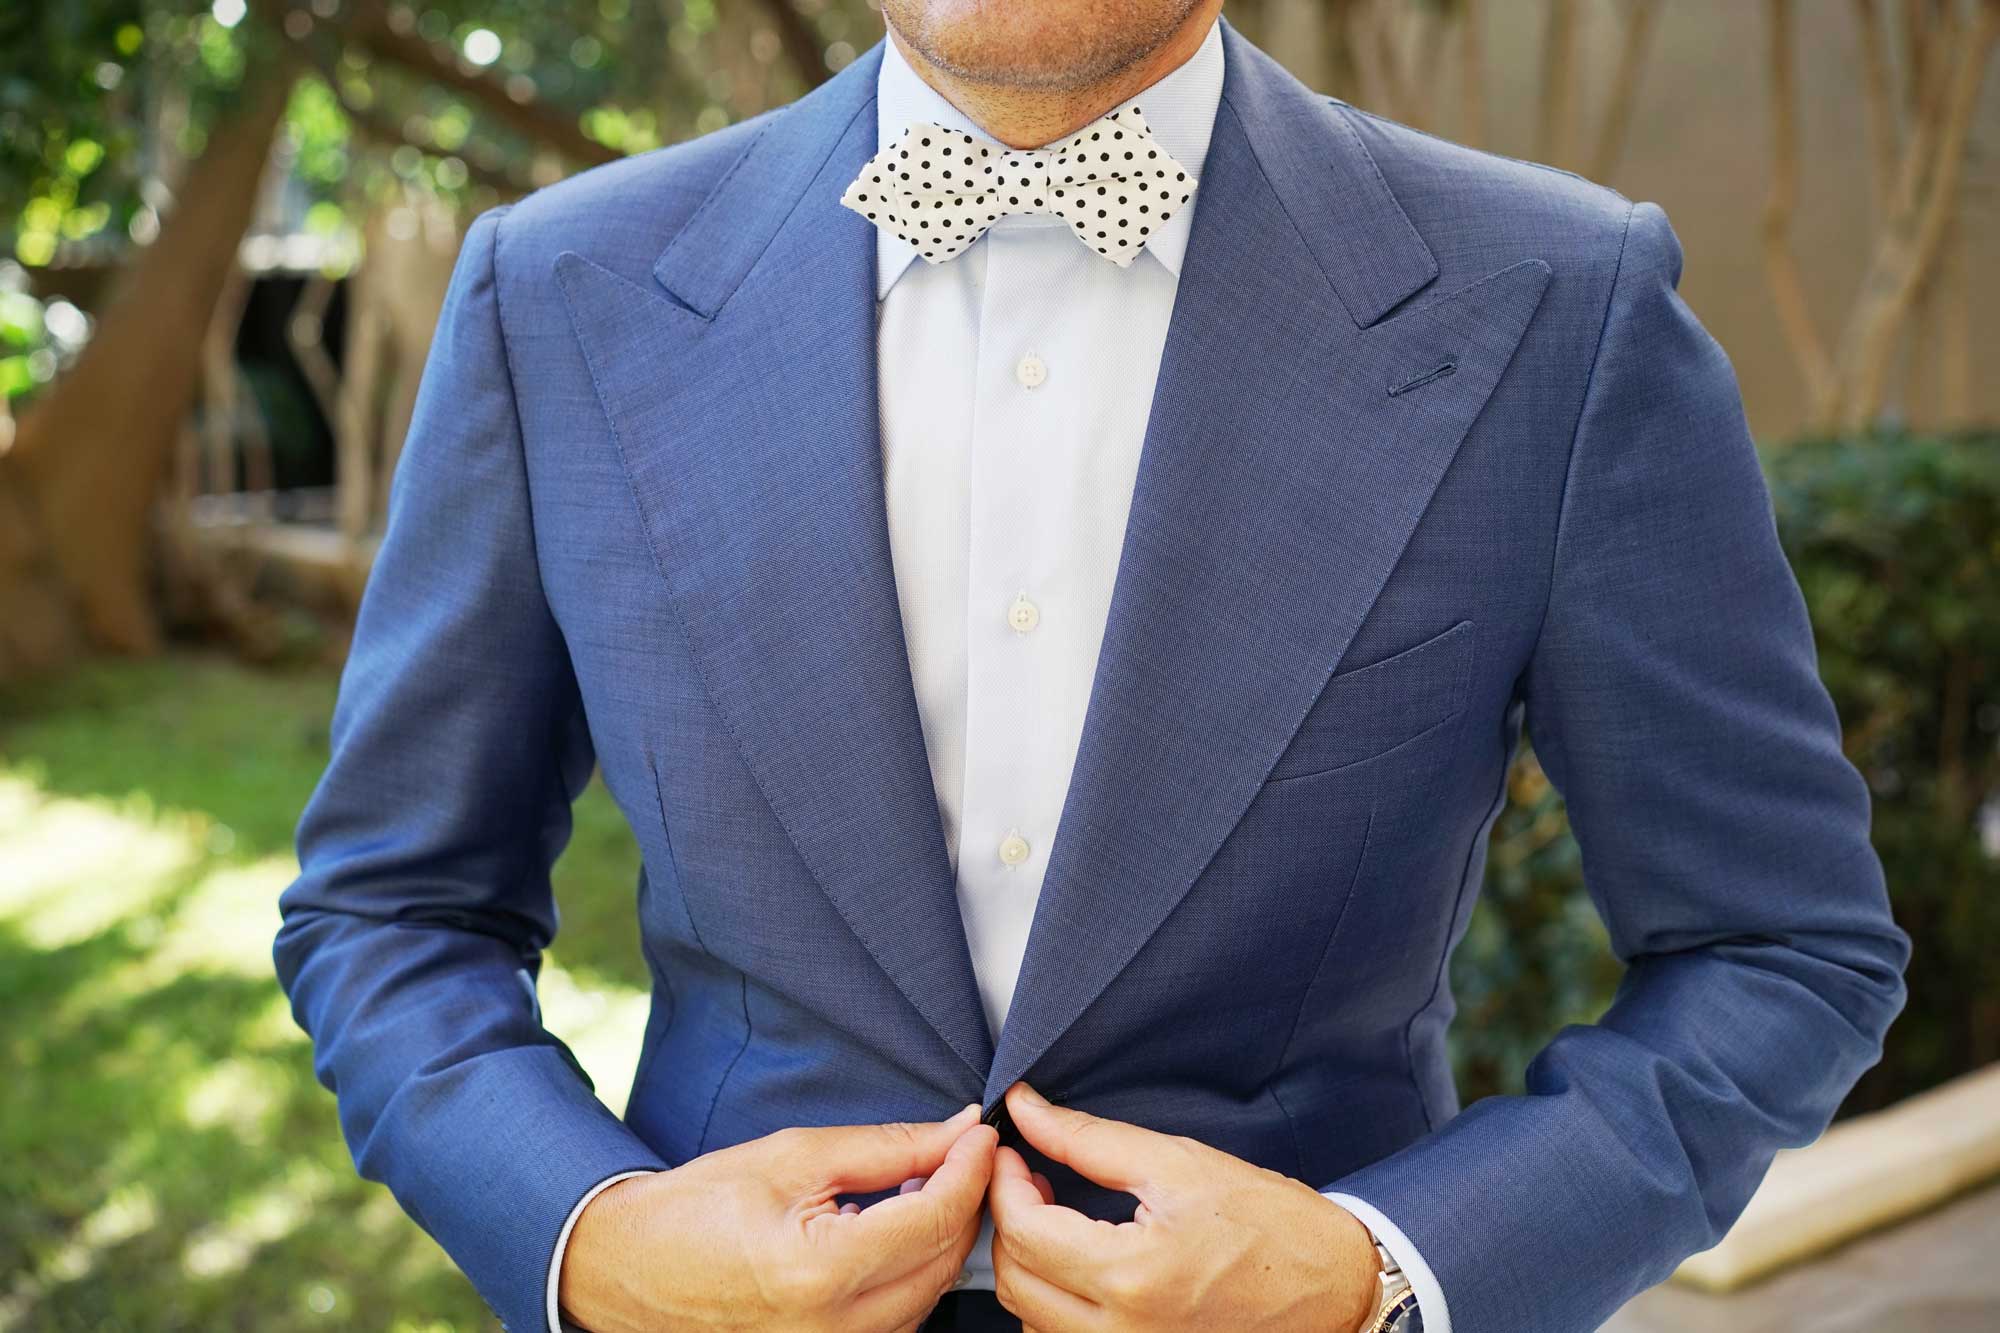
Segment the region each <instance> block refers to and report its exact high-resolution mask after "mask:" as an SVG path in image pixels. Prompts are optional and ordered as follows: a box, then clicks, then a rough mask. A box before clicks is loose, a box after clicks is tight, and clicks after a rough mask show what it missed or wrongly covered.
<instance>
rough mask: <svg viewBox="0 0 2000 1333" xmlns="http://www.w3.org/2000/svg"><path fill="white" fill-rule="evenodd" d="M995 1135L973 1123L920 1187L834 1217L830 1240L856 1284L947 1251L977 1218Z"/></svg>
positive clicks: (987, 1127)
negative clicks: (836, 1223) (856, 1211)
mask: <svg viewBox="0 0 2000 1333" xmlns="http://www.w3.org/2000/svg"><path fill="white" fill-rule="evenodd" d="M999 1138H1000V1136H999V1135H998V1133H996V1132H995V1131H994V1129H993V1127H992V1126H991V1125H981V1124H974V1125H972V1126H971V1127H970V1128H968V1129H967V1130H965V1132H964V1133H962V1134H960V1135H959V1136H958V1138H957V1140H956V1141H955V1142H954V1143H953V1144H952V1145H951V1148H950V1150H949V1151H947V1152H946V1153H945V1155H944V1160H943V1161H942V1162H940V1163H939V1164H938V1168H937V1170H935V1171H933V1172H931V1176H930V1179H929V1180H926V1181H925V1182H924V1187H923V1188H922V1189H917V1190H911V1191H910V1192H909V1193H908V1194H897V1195H893V1196H891V1197H890V1198H887V1199H883V1200H882V1201H881V1202H879V1203H876V1204H872V1205H870V1206H869V1207H867V1208H864V1209H862V1210H861V1211H860V1212H859V1213H858V1214H855V1215H854V1216H852V1217H842V1218H837V1219H835V1221H837V1222H838V1223H839V1225H838V1227H837V1228H836V1229H835V1232H834V1235H833V1237H832V1238H831V1239H832V1243H834V1244H836V1245H837V1246H838V1247H839V1261H840V1262H842V1263H845V1264H848V1265H851V1267H850V1268H849V1269H848V1271H849V1272H850V1273H851V1274H853V1276H854V1278H855V1279H856V1280H855V1286H856V1287H857V1288H860V1287H868V1286H873V1285H876V1284H877V1283H881V1282H886V1281H887V1280H889V1279H890V1278H893V1277H899V1276H901V1275H902V1274H904V1273H907V1272H909V1271H911V1270H912V1269H914V1268H917V1267H920V1266H921V1265H923V1264H926V1263H929V1262H931V1261H933V1260H935V1259H937V1258H938V1257H939V1256H940V1255H943V1254H945V1253H947V1252H949V1251H950V1250H951V1249H952V1248H953V1247H954V1246H955V1245H956V1244H957V1243H958V1241H959V1239H960V1237H961V1235H962V1234H963V1232H964V1231H965V1229H966V1227H967V1225H968V1224H976V1223H977V1222H978V1219H979V1205H980V1203H981V1202H982V1201H984V1199H985V1197H986V1186H987V1181H988V1179H989V1178H990V1176H991V1174H992V1169H993V1147H994V1145H995V1144H996V1143H998V1142H999Z"/></svg>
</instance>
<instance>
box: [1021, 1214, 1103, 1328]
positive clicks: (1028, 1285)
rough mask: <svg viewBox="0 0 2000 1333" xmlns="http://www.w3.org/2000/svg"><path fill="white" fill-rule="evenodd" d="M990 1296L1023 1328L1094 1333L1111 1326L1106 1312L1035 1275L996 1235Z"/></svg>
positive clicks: (1101, 1307)
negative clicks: (992, 1295) (991, 1293)
mask: <svg viewBox="0 0 2000 1333" xmlns="http://www.w3.org/2000/svg"><path fill="white" fill-rule="evenodd" d="M993 1294H994V1296H995V1297H996V1298H997V1299H998V1300H999V1302H1000V1304H1001V1305H1002V1306H1003V1307H1004V1308H1005V1309H1006V1310H1007V1312H1008V1313H1009V1314H1012V1315H1013V1316H1014V1317H1015V1318H1017V1319H1019V1320H1020V1321H1021V1326H1022V1328H1023V1329H1030V1328H1032V1329H1056V1330H1061V1333H1071V1331H1072V1330H1080V1331H1081V1333H1093V1331H1094V1330H1098V1329H1109V1328H1110V1327H1111V1326H1112V1321H1111V1312H1110V1310H1109V1309H1107V1308H1106V1307H1104V1306H1102V1305H1099V1304H1098V1303H1097V1302H1095V1301H1093V1300H1090V1299H1088V1298H1086V1297H1083V1296H1079V1295H1078V1294H1077V1293H1075V1292H1073V1291H1070V1290H1068V1289H1067V1288H1065V1287H1062V1286H1060V1285H1058V1284H1057V1283H1054V1282H1051V1281H1050V1280H1049V1279H1048V1278H1046V1277H1043V1276H1042V1275H1041V1274H1040V1273H1037V1272H1035V1271H1034V1270H1033V1269H1031V1268H1029V1267H1028V1266H1027V1265H1025V1264H1023V1263H1022V1262H1021V1261H1020V1260H1019V1259H1017V1258H1016V1257H1015V1256H1014V1254H1013V1253H1012V1252H1011V1251H1010V1250H1008V1249H1007V1246H1006V1242H1005V1241H1004V1240H1002V1239H1001V1238H1000V1237H999V1236H997V1235H996V1236H995V1237H994V1239H993Z"/></svg>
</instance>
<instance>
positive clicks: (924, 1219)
mask: <svg viewBox="0 0 2000 1333" xmlns="http://www.w3.org/2000/svg"><path fill="white" fill-rule="evenodd" d="M978 1116H979V1107H978V1106H977V1105H976V1104H975V1105H971V1106H968V1107H966V1108H965V1109H964V1110H962V1111H960V1112H959V1113H958V1114H957V1115H955V1116H953V1117H952V1118H951V1119H949V1120H943V1121H936V1122H932V1123H927V1124H893V1125H852V1126H845V1125H844V1126H836V1127H832V1128H823V1129H784V1130H779V1131H778V1132H777V1133H775V1134H770V1135H766V1136H765V1137H763V1138H761V1139H753V1140H751V1141H750V1142H748V1143H740V1144H737V1145H736V1146H735V1147H732V1148H723V1149H720V1150H719V1151H716V1152H712V1153H706V1154H704V1155H702V1156H700V1157H697V1158H695V1159H694V1160H693V1161H691V1162H688V1163H686V1164H685V1165H683V1166H678V1167H675V1168H674V1169H673V1170H671V1171H662V1172H657V1173H655V1174H652V1175H647V1176H634V1177H632V1178H631V1179H629V1180H621V1181H619V1182H618V1183H617V1184H615V1185H613V1186H611V1187H610V1188H608V1189H606V1190H605V1191H604V1192H603V1193H602V1194H599V1195H598V1196H597V1197H596V1198H595V1199H592V1200H591V1201H590V1203H589V1205H588V1206H586V1207H585V1208H584V1210H583V1212H582V1214H581V1215H579V1216H578V1218H577V1220H576V1228H575V1230H573V1231H572V1232H571V1233H570V1240H569V1247H568V1248H567V1249H566V1250H565V1251H564V1252H563V1263H562V1272H561V1273H560V1275H559V1276H558V1278H557V1299H558V1300H559V1301H560V1303H561V1305H562V1308H563V1310H564V1312H565V1315H566V1317H568V1318H570V1319H572V1320H574V1321H576V1322H577V1323H579V1324H582V1325H583V1326H584V1327H585V1328H588V1329H591V1330H592V1331H593V1333H638V1331H639V1330H646V1331H647V1333H658V1330H662V1329H673V1330H681V1329H688V1330H708V1329H749V1328H756V1329H786V1330H800V1331H802V1333H803V1331H807V1330H820V1329H825V1330H834V1329H838V1330H843V1331H845V1330H855V1331H856V1333H902V1331H905V1330H911V1329H915V1328H916V1327H917V1326H918V1325H919V1324H921V1323H922V1322H923V1319H924V1317H925V1316H926V1315H927V1314H929V1313H930V1311H931V1309H932V1307H933V1306H935V1305H936V1304H937V1301H938V1298H939V1297H940V1296H941V1295H943V1294H944V1292H945V1291H947V1290H948V1289H949V1288H950V1287H951V1285H952V1281H953V1279H955V1278H956V1277H957V1276H958V1271H959V1269H960V1267H961V1266H963V1265H964V1263H965V1260H966V1256H967V1255H969V1254H970V1253H971V1251H972V1246H973V1242H974V1241H976V1240H977V1239H978V1238H979V1210H980V1204H981V1203H982V1202H983V1201H984V1200H985V1197H986V1185H987V1181H988V1179H989V1178H990V1177H991V1175H992V1170H993V1149H994V1145H995V1144H996V1143H998V1142H999V1136H998V1135H997V1134H995V1133H994V1131H993V1129H992V1127H991V1126H989V1125H982V1124H980V1123H978ZM914 1176H928V1177H929V1178H928V1179H927V1180H925V1181H924V1183H923V1185H922V1187H921V1188H907V1189H905V1191H904V1192H903V1193H901V1194H898V1195H895V1196H894V1197H892V1198H888V1199H884V1200H882V1201H881V1202H879V1203H876V1204H873V1205H871V1206H870V1207H867V1208H856V1207H855V1205H853V1204H851V1203H850V1204H847V1205H845V1206H842V1205H838V1204H836V1203H835V1202H834V1196H835V1195H838V1194H861V1193H868V1192H871V1191H874V1190H879V1189H887V1188H889V1187H890V1186H893V1185H899V1184H904V1183H905V1182H908V1181H909V1180H910V1178H911V1177H914Z"/></svg>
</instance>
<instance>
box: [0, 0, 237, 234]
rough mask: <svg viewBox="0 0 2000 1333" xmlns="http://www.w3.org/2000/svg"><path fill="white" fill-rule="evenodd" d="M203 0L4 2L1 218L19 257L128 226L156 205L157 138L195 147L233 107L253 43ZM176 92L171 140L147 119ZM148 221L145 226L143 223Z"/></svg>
mask: <svg viewBox="0 0 2000 1333" xmlns="http://www.w3.org/2000/svg"><path fill="white" fill-rule="evenodd" d="M208 8H209V7H208V5H207V4H204V3H198V2H197V0H60V3H28V4H9V5H5V6H0V220H4V221H0V228H4V229H6V230H11V232H12V238H11V239H12V244H11V246H9V247H8V248H9V249H11V250H12V252H13V253H14V254H15V255H16V256H17V257H18V258H19V259H20V261H21V262H22V263H24V264H28V265H30V266H39V265H42V264H46V263H48V262H49V260H50V259H51V258H53V257H54V255H55V253H56V250H57V247H58V246H59V245H61V244H62V243H64V242H80V241H86V240H89V239H91V238H93V237H97V236H100V235H102V234H105V233H107V232H110V233H111V234H114V235H121V236H122V235H123V234H124V233H125V231H126V230H128V229H130V228H132V227H133V225H134V219H135V218H139V217H141V215H142V214H144V212H145V211H146V210H147V209H148V207H149V205H148V204H147V202H146V201H145V199H144V198H143V197H142V192H141V190H140V185H141V182H142V180H143V178H144V176H145V173H146V171H147V170H148V168H149V165H150V159H152V158H154V157H157V156H158V155H159V153H160V152H161V150H162V149H169V150H172V151H174V152H178V153H186V154H193V153H196V152H199V151H200V148H201V145H202V144H203V143H204V142H205V140H206V137H207V132H208V127H209V126H210V125H211V124H212V123H213V117H214V116H216V115H218V114H227V112H228V110H229V108H230V106H231V105H232V102H233V96H234V93H235V91H236V90H237V89H238V88H239V86H240V85H241V83H242V80H243V74H244V71H245V70H246V68H248V66H249V64H250V62H251V60H252V58H253V53H252V52H251V50H250V49H249V46H248V43H249V42H250V41H251V40H252V39H251V38H250V37H249V36H248V35H247V34H245V33H241V32H237V31H234V30H232V29H230V28H227V27H225V26H224V25H222V24H221V23H219V22H217V21H216V20H215V19H214V18H213V17H212V16H211V15H210V14H209V12H208ZM166 102H171V103H172V104H173V105H174V106H175V107H176V108H177V109H178V110H180V111H183V112H184V114H178V115H176V116H175V117H174V122H175V124H176V126H177V136H176V139H175V141H173V142H170V143H157V142H149V141H148V136H147V134H146V132H145V124H146V118H147V116H148V115H149V114H154V113H156V111H157V109H158V108H159V107H160V106H162V104H163V103H166ZM143 225H144V224H143V223H141V226H142V227H143Z"/></svg>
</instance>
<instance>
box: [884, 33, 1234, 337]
mask: <svg viewBox="0 0 2000 1333" xmlns="http://www.w3.org/2000/svg"><path fill="white" fill-rule="evenodd" d="M1127 100H1129V101H1133V102H1137V103H1139V104H1140V105H1141V106H1142V107H1143V108H1144V110H1143V113H1142V114H1144V116H1145V118H1146V128H1147V129H1148V130H1149V131H1151V133H1152V136H1153V137H1154V138H1155V139H1157V140H1159V143H1160V147H1162V148H1164V149H1165V150H1166V151H1167V152H1168V153H1169V154H1170V155H1171V156H1172V157H1173V158H1174V160H1175V161H1177V162H1179V163H1180V164H1181V166H1182V167H1184V168H1186V170H1187V172H1188V174H1189V175H1191V176H1193V177H1194V178H1195V179H1196V181H1199V180H1200V179H1201V173H1202V167H1203V165H1204V163H1205V162H1206V161H1207V159H1208V141H1209V138H1210V136H1211V135H1212V134H1213V133H1214V130H1215V110H1216V107H1217V105H1218V104H1219V103H1220V102H1221V100H1222V25H1221V23H1220V22H1219V21H1218V22H1216V23H1211V24H1210V25H1209V29H1208V36H1207V37H1205V38H1203V39H1202V43H1201V46H1200V47H1199V48H1198V49H1197V50H1196V51H1195V53H1194V54H1193V55H1192V56H1189V57H1188V58H1187V60H1185V61H1183V62H1182V63H1181V64H1180V65H1178V66H1176V67H1175V68H1174V69H1172V70H1170V71H1168V73H1167V74H1166V75H1165V77H1163V78H1161V79H1158V80H1156V81H1155V82H1154V83H1152V84H1151V85H1149V86H1148V87H1146V88H1143V89H1141V90H1140V91H1139V92H1138V93H1137V94H1135V95H1134V96H1132V97H1131V98H1129V99H1127ZM917 120H927V121H931V122H933V123H934V124H938V125H942V126H944V127H945V128H946V129H949V130H959V131H961V132H963V133H966V134H969V135H971V136H972V137H973V138H975V139H978V140H979V141H981V142H982V143H998V142H999V140H997V139H995V138H994V137H993V136H992V135H991V134H988V133H987V132H986V131H985V130H983V129H981V128H980V127H979V126H978V125H976V124H974V123H973V121H972V119H971V117H969V116H967V115H966V114H965V113H964V112H963V111H960V110H959V109H958V108H957V107H955V106H953V105H952V104H951V103H950V102H948V101H946V100H945V99H944V97H943V95H941V94H940V93H939V92H938V91H937V89H935V88H933V87H931V86H930V85H929V84H928V83H925V82H924V80H923V77H922V76H921V75H919V74H918V73H917V72H916V70H914V69H912V68H911V67H910V62H909V61H907V60H905V59H904V58H903V53H902V50H901V49H900V48H899V47H898V46H897V45H896V43H895V42H894V40H892V39H891V38H890V37H888V36H887V35H886V34H885V35H884V36H883V38H882V66H881V69H880V71H879V72H878V73H877V75H876V80H875V141H876V143H877V144H880V145H887V144H889V143H892V142H894V141H895V139H896V137H897V136H898V135H900V134H901V133H902V132H903V130H904V128H905V127H907V126H908V125H909V124H910V122H912V121H917ZM1200 199H1201V191H1200V190H1199V189H1198V188H1197V190H1196V191H1195V199H1194V202H1196V203H1199V202H1200ZM1193 219H1194V209H1193V208H1192V207H1188V208H1183V209H1182V210H1181V211H1180V212H1178V213H1176V214H1175V215H1174V216H1173V217H1172V218H1171V219H1169V220H1168V222H1167V225H1166V226H1164V227H1162V228H1160V230H1159V231H1157V232H1155V233H1154V234H1153V236H1152V237H1151V238H1150V239H1148V240H1147V242H1146V249H1145V254H1149V255H1152V256H1153V257H1154V258H1155V259H1157V260H1159V261H1160V263H1162V264H1164V265H1165V266H1166V268H1167V271H1168V272H1170V273H1172V274H1174V275H1175V276H1176V277H1178V276H1180V271H1181V261H1182V259H1183V258H1184V257H1185V256H1186V254H1187V243H1188V228H1189V227H1190V226H1191V225H1192V224H1193ZM1007 220H1009V219H1004V218H1003V219H1002V221H1007ZM916 257H917V248H916V247H915V246H913V245H911V244H910V243H909V242H908V241H905V240H904V239H903V238H902V237H900V236H895V235H892V234H891V233H890V232H888V231H886V230H884V229H882V228H879V227H878V228H876V230H875V299H876V300H878V301H879V300H881V299H882V298H883V297H885V296H887V295H888V294H889V289H890V288H891V287H894V286H895V285H896V279H898V278H900V277H901V276H902V275H903V270H905V269H906V268H908V267H909V265H910V261H911V260H913V259H915V258H916ZM1142 259H1143V256H1142Z"/></svg>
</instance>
